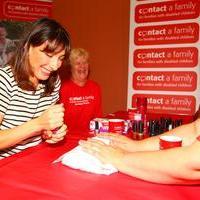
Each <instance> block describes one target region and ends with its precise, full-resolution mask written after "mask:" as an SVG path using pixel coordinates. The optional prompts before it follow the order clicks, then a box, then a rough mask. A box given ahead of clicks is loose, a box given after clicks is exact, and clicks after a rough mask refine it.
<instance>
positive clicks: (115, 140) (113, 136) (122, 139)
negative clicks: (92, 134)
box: [98, 133, 137, 152]
mask: <svg viewBox="0 0 200 200" xmlns="http://www.w3.org/2000/svg"><path fill="white" fill-rule="evenodd" d="M98 137H100V138H106V139H109V140H110V145H111V146H112V147H117V148H120V149H122V150H124V151H128V152H134V151H135V148H134V147H135V146H136V143H137V142H135V141H133V140H131V139H130V138H128V137H126V136H124V135H120V134H117V133H105V134H99V135H98Z"/></svg>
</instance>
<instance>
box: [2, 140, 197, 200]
mask: <svg viewBox="0 0 200 200" xmlns="http://www.w3.org/2000/svg"><path fill="white" fill-rule="evenodd" d="M77 142H78V139H77V138H76V137H69V136H68V138H67V139H66V141H65V142H61V143H60V144H58V145H48V144H44V143H43V144H41V145H39V146H37V147H34V148H30V149H27V150H26V151H24V152H22V153H19V154H16V155H14V156H12V157H9V158H7V159H4V160H1V161H0V195H1V197H0V198H1V199H2V200H4V199H6V200H11V199H13V200H16V199H25V198H26V199H31V200H32V199H42V200H43V199H46V200H62V199H69V200H75V199H81V200H84V199H87V200H93V199H95V200H98V199H103V200H104V199H106V200H107V199H108V200H118V199H119V200H121V199H126V200H129V199H131V200H143V199H144V200H172V199H173V200H183V199H189V200H192V199H199V197H198V196H200V187H199V186H178V185H176V186H175V185H161V184H153V183H149V182H145V181H142V180H139V179H136V178H133V177H130V176H127V175H124V174H121V173H115V174H112V175H110V176H106V175H96V174H91V173H87V172H82V171H79V170H74V169H70V168H68V167H66V166H63V165H62V164H61V163H56V164H52V162H53V161H54V160H55V159H56V158H58V157H59V156H60V155H62V154H63V153H65V152H66V151H68V150H70V149H71V148H73V147H75V146H76V145H77ZM172 167H173V166H172Z"/></svg>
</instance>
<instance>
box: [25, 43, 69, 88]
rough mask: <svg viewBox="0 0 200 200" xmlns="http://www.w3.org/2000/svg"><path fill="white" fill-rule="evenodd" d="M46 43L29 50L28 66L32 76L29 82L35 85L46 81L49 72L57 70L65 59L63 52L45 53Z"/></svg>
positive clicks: (31, 47)
mask: <svg viewBox="0 0 200 200" xmlns="http://www.w3.org/2000/svg"><path fill="white" fill-rule="evenodd" d="M46 46H47V42H44V43H43V44H42V45H40V46H37V47H33V46H30V48H29V54H28V58H29V64H30V66H31V69H32V72H33V76H32V77H30V80H31V82H33V83H34V84H35V85H37V84H38V82H39V81H40V80H43V81H44V80H47V79H48V78H49V76H50V74H51V72H53V71H56V70H58V69H59V68H60V67H61V65H62V63H63V60H64V58H65V50H61V49H59V48H58V49H57V50H56V52H53V53H47V52H45V51H44V49H45V47H46Z"/></svg>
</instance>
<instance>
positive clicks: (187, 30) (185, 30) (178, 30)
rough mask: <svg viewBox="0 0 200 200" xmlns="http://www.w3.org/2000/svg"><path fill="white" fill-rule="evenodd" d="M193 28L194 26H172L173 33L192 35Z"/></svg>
mask: <svg viewBox="0 0 200 200" xmlns="http://www.w3.org/2000/svg"><path fill="white" fill-rule="evenodd" d="M194 30H195V28H192V26H191V25H190V26H188V27H183V28H179V27H177V26H175V27H174V33H175V34H178V35H179V34H186V33H187V34H190V35H193V34H194Z"/></svg>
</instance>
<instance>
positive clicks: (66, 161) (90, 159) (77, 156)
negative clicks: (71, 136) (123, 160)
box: [61, 137, 118, 175]
mask: <svg viewBox="0 0 200 200" xmlns="http://www.w3.org/2000/svg"><path fill="white" fill-rule="evenodd" d="M95 139H99V138H96V137H95ZM101 140H102V139H101ZM102 141H103V142H105V143H107V144H108V141H105V140H102ZM61 162H62V164H63V165H67V166H68V167H71V168H74V169H80V170H83V171H87V172H91V173H96V174H105V175H110V174H112V173H115V172H117V171H118V170H117V169H116V168H115V167H113V166H112V165H111V164H102V163H101V161H100V160H98V159H97V158H96V157H94V156H92V155H90V154H88V153H86V152H84V151H83V150H82V148H81V146H77V147H75V148H74V149H72V150H71V151H69V152H67V153H66V154H64V155H63V156H62V159H61Z"/></svg>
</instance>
